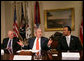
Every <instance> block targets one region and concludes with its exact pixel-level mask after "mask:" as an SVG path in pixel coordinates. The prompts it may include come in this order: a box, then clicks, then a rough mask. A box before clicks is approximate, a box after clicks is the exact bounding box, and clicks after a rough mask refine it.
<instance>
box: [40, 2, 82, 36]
mask: <svg viewBox="0 0 84 61" xmlns="http://www.w3.org/2000/svg"><path fill="white" fill-rule="evenodd" d="M41 4H42V8H41V9H42V11H41V12H42V14H41V20H42V21H43V22H42V24H43V25H42V26H43V27H42V28H43V31H44V14H43V10H49V9H60V8H74V9H75V30H74V31H72V35H75V36H79V28H80V24H81V20H82V6H83V5H82V2H81V1H50V2H49V1H42V2H41ZM55 32H57V31H49V32H45V31H44V36H45V37H50V36H51V35H52V34H54V33H55ZM59 32H62V31H59Z"/></svg>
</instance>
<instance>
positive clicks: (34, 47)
mask: <svg viewBox="0 0 84 61" xmlns="http://www.w3.org/2000/svg"><path fill="white" fill-rule="evenodd" d="M36 41H37V38H36V39H35V41H34V45H33V48H32V50H36ZM39 50H41V38H39Z"/></svg>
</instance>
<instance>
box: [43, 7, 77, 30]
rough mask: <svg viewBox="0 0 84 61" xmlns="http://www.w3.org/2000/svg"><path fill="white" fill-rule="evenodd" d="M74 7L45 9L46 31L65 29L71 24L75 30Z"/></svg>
mask: <svg viewBox="0 0 84 61" xmlns="http://www.w3.org/2000/svg"><path fill="white" fill-rule="evenodd" d="M74 14H75V13H74V8H66V9H54V10H44V16H45V31H56V30H63V27H64V26H70V27H71V29H72V30H74V26H75V25H74V21H75V19H74V17H75V16H74Z"/></svg>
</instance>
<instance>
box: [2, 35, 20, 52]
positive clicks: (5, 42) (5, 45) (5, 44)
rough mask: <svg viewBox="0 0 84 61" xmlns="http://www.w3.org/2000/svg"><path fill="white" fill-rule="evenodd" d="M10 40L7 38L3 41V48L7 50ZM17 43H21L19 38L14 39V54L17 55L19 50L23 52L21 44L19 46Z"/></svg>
mask: <svg viewBox="0 0 84 61" xmlns="http://www.w3.org/2000/svg"><path fill="white" fill-rule="evenodd" d="M8 41H9V38H5V39H4V40H3V43H2V46H1V48H2V49H4V50H6V47H7V44H8ZM17 41H19V39H18V38H17V37H14V38H13V43H12V48H13V53H15V52H16V51H18V50H21V46H20V45H19V44H17Z"/></svg>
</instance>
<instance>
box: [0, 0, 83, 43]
mask: <svg viewBox="0 0 84 61" xmlns="http://www.w3.org/2000/svg"><path fill="white" fill-rule="evenodd" d="M24 3H25V2H24ZM30 3H31V4H30ZM39 3H40V17H41V28H42V31H43V36H45V37H50V36H51V35H52V34H54V33H55V32H56V31H48V32H46V31H45V29H44V21H45V20H44V10H49V9H60V8H71V7H73V8H74V9H75V30H74V31H72V35H75V36H79V28H80V24H81V20H82V2H81V1H39ZM34 4H35V1H29V7H30V12H31V13H30V15H29V16H30V20H31V21H30V22H32V21H33V20H34ZM20 8H21V6H20V3H19V2H17V9H16V10H17V17H18V18H17V20H18V22H19V21H20V19H21V18H20V17H21V9H20ZM13 14H14V4H13V1H11V2H10V1H6V2H4V1H1V42H2V40H3V38H5V37H7V32H8V30H12V28H13V27H12V24H13V19H14V18H13V16H14V15H13ZM31 24H32V25H33V22H32V23H31ZM59 32H62V31H59Z"/></svg>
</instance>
